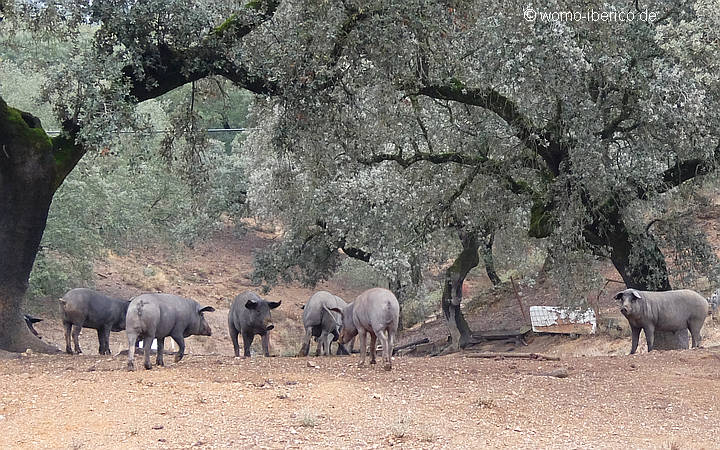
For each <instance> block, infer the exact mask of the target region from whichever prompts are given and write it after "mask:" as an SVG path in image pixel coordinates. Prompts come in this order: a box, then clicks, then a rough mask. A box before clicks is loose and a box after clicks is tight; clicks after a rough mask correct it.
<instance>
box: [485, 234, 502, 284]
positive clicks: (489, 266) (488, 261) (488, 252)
mask: <svg viewBox="0 0 720 450" xmlns="http://www.w3.org/2000/svg"><path fill="white" fill-rule="evenodd" d="M494 241H495V232H491V233H490V236H489V237H488V239H487V241H485V249H484V251H483V262H484V263H485V272H486V273H487V276H488V278H490V281H491V282H492V284H493V285H494V286H497V285H499V284H500V283H501V281H500V277H499V276H498V274H497V272H495V260H494V259H493V253H492V249H493V243H494Z"/></svg>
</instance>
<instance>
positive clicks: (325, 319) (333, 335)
mask: <svg viewBox="0 0 720 450" xmlns="http://www.w3.org/2000/svg"><path fill="white" fill-rule="evenodd" d="M346 306H347V303H345V301H344V300H343V299H341V298H340V297H338V296H336V295H333V294H331V293H329V292H327V291H319V292H316V293H314V294H313V295H312V297H310V299H309V300H308V301H307V303H306V304H305V306H304V307H303V327H304V328H305V338H304V340H303V345H302V347H301V348H300V356H307V355H308V353H309V352H310V339H311V337H315V338H317V350H316V351H315V356H319V355H321V354H322V355H330V353H331V352H330V345H331V343H332V342H334V341H336V340H338V337H339V336H340V329H341V327H342V316H341V315H340V313H338V312H337V311H331V310H330V309H329V308H338V309H343V308H345V307H346ZM347 353H348V352H347V349H345V346H344V345H342V344H338V355H340V354H347Z"/></svg>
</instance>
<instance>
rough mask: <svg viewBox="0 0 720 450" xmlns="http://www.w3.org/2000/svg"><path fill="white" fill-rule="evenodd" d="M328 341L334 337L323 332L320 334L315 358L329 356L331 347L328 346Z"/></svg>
mask: <svg viewBox="0 0 720 450" xmlns="http://www.w3.org/2000/svg"><path fill="white" fill-rule="evenodd" d="M328 339H332V335H328V332H327V331H325V330H323V331H322V333H320V337H319V338H318V343H317V350H316V351H315V356H320V355H322V356H325V355H328V354H329V353H328V347H329V346H330V345H329V344H328Z"/></svg>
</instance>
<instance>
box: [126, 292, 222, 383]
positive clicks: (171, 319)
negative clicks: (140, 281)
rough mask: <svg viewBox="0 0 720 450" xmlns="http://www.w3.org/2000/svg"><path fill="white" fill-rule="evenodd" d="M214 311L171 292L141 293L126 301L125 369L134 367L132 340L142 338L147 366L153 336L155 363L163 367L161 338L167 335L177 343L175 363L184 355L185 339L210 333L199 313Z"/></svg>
mask: <svg viewBox="0 0 720 450" xmlns="http://www.w3.org/2000/svg"><path fill="white" fill-rule="evenodd" d="M212 311H215V308H213V307H212V306H200V305H199V304H198V303H197V302H196V301H194V300H190V299H187V298H182V297H178V296H177V295H171V294H142V295H138V296H137V297H135V298H134V299H132V301H131V302H130V306H129V307H128V310H127V318H126V323H127V330H126V333H127V337H128V366H127V367H128V370H135V342H137V340H138V339H143V340H144V341H143V348H144V349H145V351H144V352H143V353H144V356H145V361H144V364H143V365H144V366H145V368H146V369H148V370H149V369H151V368H152V365H151V364H150V351H149V350H150V346H151V344H152V341H153V339H157V361H156V364H157V365H158V366H164V365H165V363H164V362H163V351H164V348H165V338H166V337H168V336H170V337H171V338H173V340H174V341H175V342H176V343H177V345H178V351H177V354H176V355H175V362H178V361H180V360H181V359H182V357H183V356H184V354H185V338H186V337H189V336H193V335H199V336H210V335H211V331H210V325H208V323H207V321H206V320H205V317H204V316H203V313H205V312H212Z"/></svg>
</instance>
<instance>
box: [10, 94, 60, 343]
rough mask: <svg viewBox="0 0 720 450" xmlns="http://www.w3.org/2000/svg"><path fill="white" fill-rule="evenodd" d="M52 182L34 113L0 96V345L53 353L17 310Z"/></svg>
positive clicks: (45, 141)
mask: <svg viewBox="0 0 720 450" xmlns="http://www.w3.org/2000/svg"><path fill="white" fill-rule="evenodd" d="M56 180H57V170H56V161H55V157H54V151H53V144H52V141H51V140H50V138H48V136H47V135H46V134H45V132H44V131H43V130H42V129H41V128H40V126H39V120H37V119H36V118H35V117H33V116H31V115H29V114H26V113H22V112H20V111H18V110H16V109H13V108H10V107H8V106H7V104H6V103H5V102H4V100H3V99H2V98H0V251H1V252H2V257H0V325H1V326H0V349H3V350H7V351H11V352H22V351H25V350H27V349H32V350H33V351H39V352H54V351H57V348H54V347H52V346H50V345H48V344H47V343H45V342H43V341H41V340H40V339H38V338H37V337H36V336H34V335H33V334H32V333H31V332H30V331H29V329H28V328H27V325H26V324H25V319H24V318H23V314H22V309H21V307H22V303H23V300H24V297H25V293H26V291H27V287H28V278H29V276H30V271H31V270H32V267H33V263H34V262H35V255H36V254H37V251H38V248H39V246H40V240H41V239H42V235H43V232H44V230H45V223H46V221H47V216H48V211H49V209H50V203H51V201H52V196H53V193H54V190H55V185H56Z"/></svg>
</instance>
